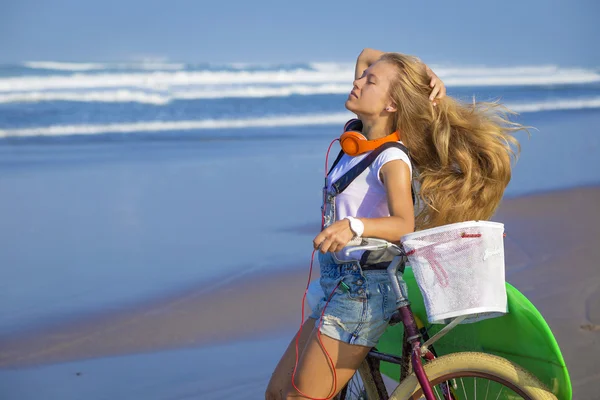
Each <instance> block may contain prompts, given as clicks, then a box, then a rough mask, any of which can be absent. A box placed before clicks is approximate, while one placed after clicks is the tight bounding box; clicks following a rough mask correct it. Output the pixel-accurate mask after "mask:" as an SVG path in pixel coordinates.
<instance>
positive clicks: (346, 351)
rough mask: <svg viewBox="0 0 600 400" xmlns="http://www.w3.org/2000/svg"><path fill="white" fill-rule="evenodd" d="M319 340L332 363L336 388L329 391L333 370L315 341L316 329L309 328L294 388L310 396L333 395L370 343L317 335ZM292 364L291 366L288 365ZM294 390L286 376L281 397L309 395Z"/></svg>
mask: <svg viewBox="0 0 600 400" xmlns="http://www.w3.org/2000/svg"><path fill="white" fill-rule="evenodd" d="M321 342H322V343H323V346H324V348H325V349H326V350H327V352H328V353H329V356H330V357H331V360H332V361H333V365H335V374H336V385H335V386H336V388H335V392H334V391H333V388H334V382H333V376H334V375H333V370H332V368H331V363H330V362H329V359H328V358H327V356H326V354H325V352H324V351H323V347H322V346H321V344H320V343H319V339H318V336H317V330H316V329H315V330H313V331H312V333H311V335H310V337H309V339H308V343H307V344H306V347H305V348H304V351H303V352H302V356H301V358H300V361H299V363H298V369H297V371H296V379H295V383H296V386H297V387H298V389H300V390H301V391H302V392H303V393H304V394H306V395H308V396H310V397H312V398H321V399H323V398H330V397H333V396H335V395H336V394H337V393H338V392H339V391H340V390H342V388H343V387H344V386H345V385H346V383H348V381H349V380H350V378H352V375H354V372H356V370H357V369H358V367H359V366H360V363H361V362H362V361H363V360H364V358H365V357H366V356H367V354H368V353H369V350H371V348H370V347H365V346H357V345H353V344H348V343H344V342H341V341H339V340H336V339H332V338H330V337H328V336H325V335H321ZM292 368H293V366H292ZM310 397H304V396H303V395H301V394H300V393H298V392H297V391H296V390H295V389H294V387H293V386H292V384H291V381H289V379H288V386H287V390H286V392H285V395H284V397H283V398H284V399H295V400H296V399H309V398H310Z"/></svg>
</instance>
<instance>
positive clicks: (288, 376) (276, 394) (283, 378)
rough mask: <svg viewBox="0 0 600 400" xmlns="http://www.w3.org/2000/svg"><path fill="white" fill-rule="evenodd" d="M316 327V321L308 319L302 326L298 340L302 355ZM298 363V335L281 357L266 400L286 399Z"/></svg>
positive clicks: (268, 388) (272, 376) (268, 387)
mask: <svg viewBox="0 0 600 400" xmlns="http://www.w3.org/2000/svg"><path fill="white" fill-rule="evenodd" d="M314 327H315V320H314V319H312V318H307V319H306V321H304V324H303V325H302V333H301V335H300V339H299V340H298V351H299V353H300V355H301V354H302V351H303V350H304V347H305V346H306V343H307V342H308V339H309V338H310V336H311V334H312V331H313V329H314ZM295 363H296V335H294V337H293V338H292V341H291V342H290V344H289V345H288V347H287V349H286V351H285V353H283V356H281V360H279V363H278V364H277V367H275V371H274V372H273V375H271V380H270V381H269V385H268V386H267V391H266V393H265V399H266V400H281V399H283V398H284V397H283V396H284V393H285V390H286V388H287V387H288V386H289V385H290V382H291V381H292V372H293V371H294V364H295Z"/></svg>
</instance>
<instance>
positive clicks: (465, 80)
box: [0, 63, 600, 93]
mask: <svg viewBox="0 0 600 400" xmlns="http://www.w3.org/2000/svg"><path fill="white" fill-rule="evenodd" d="M311 65H313V66H314V69H304V68H297V69H294V70H268V71H247V70H238V71H208V70H204V71H183V70H179V71H152V72H137V73H134V72H112V73H108V72H105V73H96V74H84V73H75V74H71V75H68V76H64V75H51V76H22V77H8V78H2V79H0V92H23V91H32V92H35V91H47V90H75V89H86V90H90V89H100V88H107V89H109V88H128V89H132V88H135V89H141V90H161V91H164V90H178V88H179V89H180V88H190V87H203V86H211V87H216V86H224V87H227V86H233V85H241V86H244V87H251V86H252V85H263V86H264V85H291V86H293V85H299V84H304V85H306V84H320V85H334V86H332V87H333V88H336V89H335V90H333V91H332V93H337V88H338V86H335V85H339V84H345V85H347V86H348V87H350V86H351V85H352V80H353V76H354V70H353V68H351V66H350V65H349V64H327V63H324V64H311ZM437 72H438V75H439V76H440V77H441V78H442V79H443V80H444V82H445V83H446V85H447V86H448V87H461V86H462V87H464V86H531V85H536V86H537V85H563V84H585V83H597V82H600V73H598V72H597V71H594V70H590V69H582V68H560V67H555V66H541V67H511V68H491V67H476V68H473V67H465V68H458V67H452V68H445V67H439V69H438V70H437Z"/></svg>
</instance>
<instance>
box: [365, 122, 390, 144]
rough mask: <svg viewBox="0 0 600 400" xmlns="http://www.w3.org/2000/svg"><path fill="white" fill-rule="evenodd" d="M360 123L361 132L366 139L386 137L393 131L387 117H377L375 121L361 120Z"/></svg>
mask: <svg viewBox="0 0 600 400" xmlns="http://www.w3.org/2000/svg"><path fill="white" fill-rule="evenodd" d="M362 123H363V129H362V134H363V136H364V137H366V138H367V140H376V139H381V138H382V137H386V136H387V135H389V134H391V133H393V130H394V128H393V126H392V123H391V120H389V119H387V118H386V119H383V118H378V119H377V120H375V121H365V120H362Z"/></svg>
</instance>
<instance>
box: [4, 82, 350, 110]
mask: <svg viewBox="0 0 600 400" xmlns="http://www.w3.org/2000/svg"><path fill="white" fill-rule="evenodd" d="M351 89H352V88H351V86H350V85H347V84H324V85H284V86H279V87H273V86H238V87H226V88H220V89H219V88H217V87H209V88H202V89H185V90H182V89H180V90H170V91H167V92H157V91H144V90H135V89H133V90H131V89H116V90H115V89H109V90H91V91H75V90H71V91H62V90H61V91H24V92H23V91H22V92H9V93H0V104H1V103H38V102H43V101H75V102H103V103H128V102H135V103H143V104H155V105H164V104H167V103H170V102H171V101H174V100H197V99H221V98H233V97H236V98H261V97H287V96H292V95H299V96H308V95H318V94H346V93H349V92H350V90H351Z"/></svg>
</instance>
